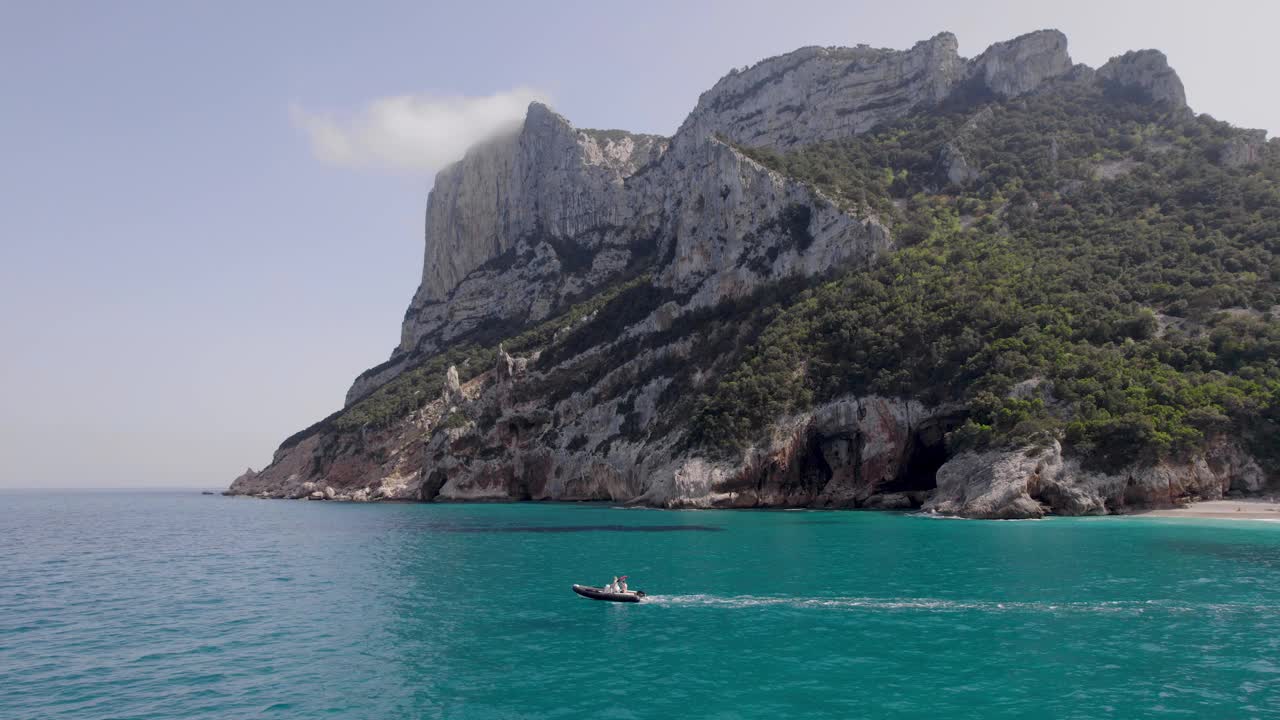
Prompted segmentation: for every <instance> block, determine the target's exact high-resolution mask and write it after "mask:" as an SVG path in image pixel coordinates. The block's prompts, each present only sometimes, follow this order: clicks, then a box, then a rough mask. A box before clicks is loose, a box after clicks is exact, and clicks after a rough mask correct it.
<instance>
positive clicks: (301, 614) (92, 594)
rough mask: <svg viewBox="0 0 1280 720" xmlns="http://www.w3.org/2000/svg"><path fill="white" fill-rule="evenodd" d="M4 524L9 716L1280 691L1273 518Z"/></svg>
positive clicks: (38, 508) (493, 710) (564, 516)
mask: <svg viewBox="0 0 1280 720" xmlns="http://www.w3.org/2000/svg"><path fill="white" fill-rule="evenodd" d="M0 547H3V549H4V552H3V553H0V718H5V719H9V718H13V719H22V720H25V719H28V718H33V719H34V718H165V719H169V718H578V717H583V716H584V715H591V716H597V717H609V718H685V717H697V718H792V717H840V718H930V719H933V720H939V719H943V718H1032V717H1034V718H1146V717H1171V718H1264V717H1266V718H1276V717H1280V524H1271V523H1262V522H1234V523H1232V522H1221V521H1187V520H1181V519H1179V520H1168V519H1116V518H1095V519H1051V520H1044V521H1033V522H979V521H963V520H939V519H931V518H925V517H917V516H911V515H902V514H889V513H870V512H805V511H798V512H796V511H793V512H718V511H691V512H671V511H658V510H632V509H619V508H611V507H607V506H600V505H540V504H521V505H354V504H330V503H314V502H312V503H308V502H286V501H261V500H251V499H246V498H223V497H208V496H201V495H198V494H195V493H192V492H185V493H159V492H156V493H145V492H113V493H108V492H97V493H70V492H62V493H34V492H7V493H2V494H0ZM614 574H629V575H630V576H631V578H632V587H638V588H642V589H645V590H647V591H648V592H650V593H651V594H652V596H651V598H650V599H649V600H648V601H647V602H644V603H641V604H639V605H615V604H609V603H600V602H593V601H590V600H586V599H583V598H579V597H577V596H576V595H574V594H573V593H572V592H571V591H570V589H569V586H570V585H571V584H572V583H574V582H584V583H591V584H602V583H604V582H606V581H607V580H608V579H609V577H610V576H611V575H614Z"/></svg>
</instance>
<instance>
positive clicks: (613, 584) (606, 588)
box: [604, 575, 618, 593]
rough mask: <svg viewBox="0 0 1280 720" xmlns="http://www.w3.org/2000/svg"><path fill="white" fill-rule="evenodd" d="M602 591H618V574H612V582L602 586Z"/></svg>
mask: <svg viewBox="0 0 1280 720" xmlns="http://www.w3.org/2000/svg"><path fill="white" fill-rule="evenodd" d="M604 591H605V592H611V593H616V592H618V576H617V575H614V576H613V582H611V583H609V584H608V585H605V586H604Z"/></svg>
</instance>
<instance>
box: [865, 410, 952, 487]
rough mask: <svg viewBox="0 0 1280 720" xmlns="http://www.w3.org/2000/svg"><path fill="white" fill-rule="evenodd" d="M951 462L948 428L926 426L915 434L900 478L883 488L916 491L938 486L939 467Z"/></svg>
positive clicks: (899, 474) (899, 475) (912, 436)
mask: <svg viewBox="0 0 1280 720" xmlns="http://www.w3.org/2000/svg"><path fill="white" fill-rule="evenodd" d="M946 461H947V443H946V429H945V428H943V427H940V426H930V427H924V428H920V429H918V430H916V432H914V433H912V435H911V444H910V445H909V446H908V448H907V457H906V462H905V463H903V466H902V470H901V471H900V472H899V473H898V477H896V478H894V479H893V480H891V481H889V482H887V483H885V484H884V485H882V486H881V487H880V492H883V493H893V492H916V491H922V490H933V489H935V488H937V487H938V468H940V467H942V465H943V463H945V462H946Z"/></svg>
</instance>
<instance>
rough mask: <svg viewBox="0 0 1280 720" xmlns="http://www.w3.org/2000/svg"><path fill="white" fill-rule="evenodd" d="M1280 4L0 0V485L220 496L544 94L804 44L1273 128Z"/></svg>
mask: <svg viewBox="0 0 1280 720" xmlns="http://www.w3.org/2000/svg"><path fill="white" fill-rule="evenodd" d="M1277 26H1280V3H1269V2H1232V1H1231V0H1219V1H1218V2H1214V3H1203V2H1179V1H1176V0H1165V1H1163V2H1117V1H1116V0H1111V1H1109V2H1094V1H1091V0H1078V1H1076V2H1071V3H1064V2H1061V1H1060V0H1058V1H1055V2H1033V1H1030V0H1022V1H1021V2H983V1H981V0H969V1H967V2H966V1H961V0H950V1H948V2H931V1H924V2H911V1H910V0H897V1H895V2H887V1H885V0H879V1H878V2H854V1H846V2H816V1H815V2H806V1H805V0H787V2H777V1H775V2H761V1H758V0H733V1H731V2H695V1H693V0H684V1H683V2H665V1H655V2H644V3H636V2H629V3H612V2H603V1H593V2H559V3H554V2H550V1H548V2H541V3H526V2H509V3H498V2H483V1H481V0H470V1H469V2H466V3H463V2H450V3H438V2H424V1H418V2H366V3H349V2H348V3H339V2H319V1H313V2H289V1H287V0H273V1H272V2H265V3H264V2H259V1H256V0H255V1H253V2H243V1H240V0H218V1H217V2H214V1H213V0H206V1H203V2H170V1H169V0H163V1H159V2H150V1H144V0H119V1H118V2H112V3H105V2H88V1H86V2H70V1H68V0H49V1H48V2H38V1H37V0H0V488H4V487H40V488H53V487H67V488H79V487H203V488H210V489H216V488H221V487H225V486H226V485H227V484H229V483H230V481H231V480H232V479H233V478H234V477H235V476H236V475H238V474H240V473H241V472H243V471H244V469H245V467H246V466H252V467H254V468H258V469H260V468H261V467H262V466H264V465H265V464H267V463H268V462H269V461H270V458H271V454H272V452H273V451H274V449H275V447H276V446H277V445H278V444H279V442H280V441H281V440H282V439H284V438H285V437H286V436H288V435H289V434H291V433H293V432H295V431H296V430H298V429H300V428H302V427H305V426H306V425H309V424H310V423H312V422H314V421H315V420H318V419H319V418H321V417H323V416H325V415H327V414H329V413H330V412H332V411H334V410H336V409H338V408H339V407H340V406H341V404H342V398H343V395H344V394H345V392H346V390H347V388H348V387H349V385H350V383H351V380H352V379H353V378H354V377H355V376H356V375H357V374H358V373H359V372H360V371H362V370H363V369H365V368H367V367H369V366H372V365H374V364H377V363H378V362H381V361H382V360H385V359H386V357H387V356H388V354H389V353H390V351H391V349H392V347H394V345H395V344H396V343H397V341H398V339H399V326H400V320H401V318H402V317H403V313H404V310H405V307H406V306H407V304H408V302H409V299H410V297H411V296H412V295H413V292H414V290H415V289H416V287H417V284H418V281H419V279H420V277H421V272H422V255H423V237H422V222H423V214H424V209H425V203H426V196H427V192H428V190H429V189H430V187H431V182H432V177H433V175H434V171H435V170H436V169H438V168H439V167H440V166H441V165H443V164H445V163H447V162H450V161H451V160H453V159H456V158H457V157H459V156H460V155H461V153H462V152H463V150H464V149H465V147H466V146H467V145H468V144H469V143H471V142H474V141H475V140H477V139H480V138H481V137H483V136H484V135H486V134H488V133H492V132H496V131H499V130H500V129H502V128H503V127H505V126H507V125H509V124H511V123H513V122H518V121H519V116H520V113H521V112H522V108H524V107H525V106H527V103H528V101H529V100H531V99H540V100H544V101H546V102H548V103H550V104H551V105H552V107H554V108H555V109H556V110H557V111H559V112H560V113H561V114H563V115H564V116H565V117H567V118H568V119H569V120H570V121H571V122H573V123H574V124H575V125H577V126H579V127H597V128H615V127H616V128H625V129H629V130H634V131H639V132H652V133H661V134H670V133H672V132H673V131H674V130H675V129H676V127H677V126H678V125H679V124H680V122H681V120H683V118H684V116H685V115H686V114H687V113H688V112H689V110H690V109H692V107H693V105H694V103H695V102H696V101H697V98H698V95H699V93H701V92H702V91H704V90H706V89H708V88H710V87H711V85H712V84H713V83H714V82H715V81H716V80H717V79H718V78H719V77H721V76H722V75H724V74H725V73H726V72H728V71H729V70H730V69H731V68H734V67H742V66H744V65H749V64H751V63H754V62H755V61H757V60H760V59H763V58H765V57H769V56H772V55H777V54H779V53H783V52H787V51H789V50H792V49H795V48H797V47H800V46H804V45H856V44H859V43H867V44H870V45H873V46H878V47H891V48H907V47H910V46H911V45H912V44H913V43H914V42H916V41H918V40H922V39H925V38H928V37H931V36H932V35H934V34H936V33H938V32H940V31H943V30H949V31H951V32H954V33H955V34H956V35H957V36H958V37H959V40H960V51H961V53H962V54H963V55H966V56H974V55H977V54H978V53H980V52H981V51H982V50H983V49H984V48H985V47H986V46H987V45H989V44H990V43H992V42H997V41H1000V40H1006V39H1009V38H1012V37H1014V36H1017V35H1019V34H1022V33H1025V32H1029V31H1031V30H1036V29H1040V28H1047V27H1056V28H1058V29H1060V30H1062V31H1064V32H1066V33H1067V36H1068V37H1069V38H1070V51H1071V55H1072V57H1073V58H1074V59H1075V60H1076V61H1077V62H1084V63H1087V64H1089V65H1092V66H1094V67H1097V66H1098V65H1101V64H1102V63H1104V62H1106V60H1107V59H1108V58H1109V57H1111V56H1113V55H1117V54H1120V53H1122V52H1124V51H1126V50H1130V49H1139V48H1147V47H1154V48H1158V49H1161V50H1163V51H1165V53H1166V54H1167V55H1168V56H1169V59H1170V63H1171V64H1172V65H1173V67H1174V68H1175V69H1176V70H1177V71H1178V73H1179V74H1180V76H1181V77H1182V80H1183V82H1184V84H1185V85H1186V89H1187V97H1188V101H1189V102H1190V104H1191V106H1192V107H1193V108H1194V109H1195V110H1197V111H1198V112H1208V113H1210V114H1212V115H1213V116H1214V117H1216V118H1218V119H1221V120H1227V121H1229V122H1232V123H1234V124H1237V125H1241V126H1245V127H1262V128H1267V129H1269V130H1270V131H1271V133H1272V134H1273V135H1274V134H1277V133H1280V94H1277V93H1275V92H1273V91H1272V89H1271V85H1270V83H1271V82H1272V81H1271V80H1270V76H1271V75H1272V74H1273V70H1274V68H1275V58H1274V52H1273V51H1272V50H1271V47H1272V42H1271V41H1272V39H1273V38H1272V37H1271V36H1272V34H1273V33H1272V29H1273V28H1275V27H1277Z"/></svg>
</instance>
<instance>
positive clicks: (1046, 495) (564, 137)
mask: <svg viewBox="0 0 1280 720" xmlns="http://www.w3.org/2000/svg"><path fill="white" fill-rule="evenodd" d="M1071 83H1076V84H1088V85H1090V86H1092V87H1106V88H1107V89H1108V90H1109V91H1122V92H1124V93H1127V94H1130V95H1133V94H1137V95H1141V96H1142V98H1143V99H1144V102H1149V103H1154V104H1159V105H1161V106H1162V107H1167V108H1168V109H1169V110H1170V111H1172V112H1176V113H1189V111H1187V110H1186V103H1185V96H1184V94H1183V89H1182V85H1181V82H1180V81H1179V80H1178V77H1177V75H1176V74H1175V73H1174V72H1173V71H1172V70H1171V69H1170V68H1169V66H1168V64H1167V62H1166V60H1165V58H1164V56H1163V54H1161V53H1159V52H1157V51H1141V52H1137V53H1129V54H1127V55H1124V56H1121V57H1119V58H1115V59H1113V60H1112V61H1111V62H1109V63H1107V65H1105V66H1104V67H1103V68H1101V69H1099V70H1098V71H1097V72H1096V73H1095V72H1093V71H1092V70H1089V69H1088V68H1084V67H1083V66H1074V65H1073V63H1072V61H1071V58H1070V56H1069V55H1068V53H1067V41H1066V38H1065V36H1063V35H1062V34H1061V33H1059V32H1057V31H1053V30H1046V31H1040V32H1035V33H1031V34H1028V35H1024V36H1022V37H1019V38H1016V39H1014V40H1010V41H1008V42H1003V43H998V44H996V45H993V46H992V47H991V48H989V49H987V50H986V51H985V52H984V53H982V54H981V55H979V56H978V57H976V58H974V59H966V58H962V57H960V56H959V55H958V53H957V41H956V38H955V37H954V36H953V35H951V34H949V33H942V34H939V35H937V36H936V37H934V38H932V39H929V40H926V41H923V42H920V43H918V44H916V45H915V46H914V47H912V48H910V49H908V50H903V51H896V50H885V49H875V48H871V47H868V46H865V45H859V46H857V47H853V48H818V47H810V48H802V49H800V50H797V51H795V52H792V53H788V54H786V55H782V56H779V57H775V58H770V59H768V60H764V61H762V62H760V63H757V64H756V65H754V66H752V67H750V68H747V69H744V70H740V71H739V70H735V71H733V72H731V73H730V74H728V75H727V76H725V77H724V78H722V79H721V80H720V81H719V82H718V83H716V84H715V86H714V87H712V88H711V89H710V90H708V91H707V92H705V93H703V95H702V96H701V97H700V98H699V100H698V102H697V104H696V106H695V107H694V109H693V110H692V112H691V113H690V114H689V116H688V118H687V119H686V120H685V121H684V123H683V124H682V125H681V126H680V128H679V130H678V131H677V132H676V134H675V135H674V136H673V137H671V138H662V137H657V136H651V135H638V134H632V133H627V132H623V131H616V130H609V131H600V130H582V129H577V128H574V127H573V126H572V125H571V124H570V123H569V122H568V121H567V120H566V119H565V118H563V117H561V116H560V115H558V114H556V113H555V112H553V111H552V110H551V109H549V108H547V107H546V106H544V105H541V104H536V103H535V104H533V105H531V106H530V108H529V110H528V114H527V116H526V118H525V121H524V123H523V124H522V126H521V127H520V128H519V129H518V130H517V131H515V132H513V133H510V134H508V135H505V136H502V137H498V138H494V139H492V140H490V141H488V142H486V143H484V144H482V145H480V146H477V147H473V148H472V149H471V150H470V151H468V152H467V154H466V155H465V157H464V158H463V159H462V160H460V161H458V162H457V163H454V164H453V165H450V166H449V167H447V168H445V169H444V170H442V171H441V172H440V173H439V174H438V176H437V177H436V180H435V185H434V187H433V189H432V191H431V193H430V195H429V197H428V200H427V209H426V226H425V252H424V263H423V272H422V281H421V285H420V287H419V288H418V290H417V292H416V293H415V295H414V297H413V299H412V301H411V302H410V304H409V307H408V309H407V311H406V313H405V317H404V324H403V328H402V333H401V339H400V343H399V345H398V346H397V347H396V348H395V350H394V351H393V352H392V355H391V357H390V359H389V360H388V361H387V362H385V363H383V364H381V365H379V366H377V367H375V368H371V369H370V370H368V371H366V372H365V373H363V374H362V375H361V376H360V377H359V378H357V379H356V381H355V383H354V384H353V385H352V387H351V389H350V391H349V392H348V395H347V399H346V406H347V407H346V408H345V409H344V410H342V411H340V412H339V413H336V414H335V415H334V416H332V417H330V418H328V419H326V420H323V421H321V422H320V423H317V424H316V425H315V426H313V427H312V428H309V429H307V430H305V431H303V432H301V433H299V434H297V435H295V436H294V437H292V438H290V439H289V440H287V441H286V442H285V443H284V444H283V445H282V446H281V448H280V449H279V450H278V451H277V453H276V455H275V457H274V458H273V460H272V463H271V464H270V465H268V466H267V467H266V468H264V469H263V470H262V471H260V472H256V473H255V472H253V471H249V472H247V473H246V474H245V475H243V476H241V477H240V478H237V479H236V481H235V482H234V483H233V484H232V487H231V490H230V492H231V493H233V494H246V495H258V496H263V497H292V498H302V497H310V498H313V499H347V500H379V499H400V500H425V501H432V500H438V501H445V500H454V501H464V500H510V499H533V500H611V501H617V502H634V503H643V504H649V505H657V506H665V507H775V506H813V507H869V508H918V507H921V506H922V505H924V506H925V507H926V508H927V509H929V510H932V511H935V512H943V513H954V514H960V515H968V516H975V517H1031V516H1038V515H1040V514H1043V513H1045V512H1056V513H1064V514H1087V513H1101V512H1118V511H1126V510H1128V509H1131V508H1132V507H1135V506H1142V505H1151V504H1168V503H1174V502H1178V501H1180V500H1181V499H1184V498H1186V497H1189V496H1193V495H1198V496H1206V497H1210V496H1214V494H1215V493H1217V494H1221V493H1222V492H1226V491H1229V490H1241V491H1255V490H1257V489H1258V488H1259V487H1260V486H1261V484H1262V483H1263V482H1264V481H1265V479H1266V478H1265V476H1264V473H1263V472H1262V470H1260V469H1259V468H1258V465H1257V463H1256V462H1254V461H1253V459H1252V458H1251V457H1249V455H1248V453H1247V452H1246V451H1244V450H1243V449H1241V448H1240V447H1239V446H1238V445H1235V444H1232V443H1231V442H1229V441H1227V440H1225V439H1223V440H1221V441H1220V442H1219V444H1218V445H1216V446H1215V448H1217V449H1215V450H1213V451H1211V452H1209V453H1207V454H1205V455H1201V456H1198V457H1196V458H1192V459H1191V460H1189V461H1188V463H1186V464H1185V465H1178V466H1172V465H1167V464H1166V465H1159V466H1152V465H1147V466H1135V467H1133V468H1130V469H1128V470H1126V471H1125V472H1124V473H1122V474H1119V475H1114V474H1113V475H1106V476H1103V475H1099V474H1098V473H1095V472H1093V471H1091V470H1086V469H1083V468H1082V467H1081V466H1080V465H1079V463H1077V462H1076V461H1075V460H1073V459H1072V458H1071V457H1069V456H1068V455H1069V454H1068V455H1064V451H1063V449H1062V447H1061V446H1060V445H1056V444H1055V445H1054V446H1053V447H1051V448H1049V449H1043V450H1040V451H1035V452H1033V451H1029V450H1026V449H1022V448H1019V449H1014V450H1010V449H1000V450H991V451H986V452H964V453H959V454H956V453H951V452H949V451H948V449H947V443H946V437H947V434H948V433H949V432H951V431H952V430H953V429H954V428H955V427H956V426H957V424H958V423H960V422H961V421H963V419H964V413H965V411H964V408H962V407H960V406H956V405H954V404H948V403H938V402H929V401H926V400H925V399H919V398H909V397H885V396H882V395H878V394H872V393H868V394H863V395H846V396H842V397H839V398H837V399H835V400H832V401H829V402H824V403H821V404H818V405H817V406H816V407H812V408H811V409H809V410H807V411H804V412H801V413H798V414H787V415H783V416H779V417H776V418H774V419H773V421H772V422H771V423H770V424H769V426H768V427H762V428H759V429H758V430H759V433H758V436H757V438H756V441H755V442H753V443H752V444H751V445H750V446H749V447H746V448H743V449H741V450H740V451H739V452H736V453H730V454H725V453H716V452H711V451H709V450H708V449H706V448H703V447H700V446H698V445H697V443H695V442H693V441H692V440H691V439H690V437H689V433H688V427H687V421H688V418H687V417H686V416H684V415H682V413H685V412H687V411H688V409H689V408H690V407H691V405H690V403H689V402H688V399H689V397H690V396H693V395H696V394H697V393H699V392H701V391H702V390H704V389H705V388H706V387H707V386H708V385H709V384H710V383H713V382H715V381H716V379H717V378H720V377H722V376H723V375H724V373H725V372H726V370H727V366H726V362H727V360H726V359H725V358H726V357H727V356H728V354H729V353H731V352H732V351H733V349H735V348H742V347H744V346H749V345H750V343H752V342H754V340H755V338H754V337H753V336H752V335H751V334H750V330H749V329H748V328H747V327H745V326H742V327H739V326H738V325H737V324H736V323H735V321H734V317H735V316H734V315H733V313H734V312H737V311H736V310H734V308H743V307H747V308H749V307H750V306H751V305H752V303H754V302H756V300H755V299H756V298H757V297H759V296H760V294H761V293H764V294H767V293H769V292H772V291H774V289H776V288H779V287H784V286H785V287H794V286H796V284H797V283H799V284H800V285H801V286H803V285H804V284H810V285H812V284H813V283H815V282H817V281H818V280H819V279H821V278H825V277H828V276H830V275H832V274H834V273H837V272H842V271H847V270H850V269H858V268H867V267H870V266H872V265H873V264H875V263H876V262H877V260H878V259H879V258H882V257H883V256H884V255H885V254H886V253H891V252H894V251H895V250H896V249H897V248H898V247H899V244H900V240H899V235H900V233H901V232H902V228H901V227H900V226H899V223H900V220H899V218H897V217H896V215H895V213H894V212H890V211H889V210H892V208H890V209H889V210H886V209H884V208H880V209H872V208H871V207H870V206H869V205H866V204H862V203H850V202H847V201H846V200H842V199H841V198H837V197H833V196H831V195H830V194H828V193H826V192H824V191H823V190H820V189H819V188H818V187H816V186H815V184H814V183H812V182H807V181H803V180H800V179H797V178H795V177H792V176H790V175H788V174H787V173H784V172H780V171H779V170H777V169H773V168H771V167H769V166H766V165H765V164H763V163H761V162H760V161H758V160H757V159H753V157H754V156H753V153H756V152H760V151H771V152H787V151H792V150H795V149H797V148H802V147H805V146H809V145H812V144H814V143H818V142H823V141H831V140H839V139H842V138H849V137H853V136H857V135H860V134H863V133H866V132H868V131H871V130H873V129H875V128H878V127H881V126H883V125H885V124H886V123H891V122H893V121H895V120H899V119H902V118H908V117H911V116H913V114H919V113H928V112H931V111H932V110H933V109H935V108H939V107H942V106H944V105H947V104H948V103H950V104H963V103H986V104H985V105H983V106H982V109H981V110H980V111H978V112H976V113H974V114H973V115H972V116H971V117H970V119H969V121H968V122H967V123H965V124H964V125H963V126H961V127H960V128H959V130H958V132H957V133H956V134H955V135H954V136H952V137H950V138H949V139H948V140H947V141H946V142H945V143H943V144H941V145H940V146H938V147H936V148H933V149H930V151H931V152H933V153H934V155H933V156H932V157H934V158H936V161H937V163H938V169H937V174H938V176H939V182H940V183H941V184H943V185H945V184H947V183H950V184H952V185H956V186H965V185H971V184H975V183H978V182H979V181H980V178H982V177H984V175H983V168H982V166H981V158H980V157H978V156H977V155H975V154H974V153H973V152H972V151H971V150H969V149H968V144H969V143H970V138H971V136H972V135H973V134H974V133H977V132H979V131H980V130H981V129H982V128H983V127H985V125H986V124H987V123H988V122H990V121H991V119H992V117H993V116H994V114H995V113H998V112H999V108H1000V103H1002V102H1008V101H1011V100H1012V99H1014V98H1020V97H1024V96H1027V95H1029V94H1033V93H1039V92H1050V91H1053V90H1054V88H1056V87H1059V86H1062V85H1063V84H1071ZM1240 138H1241V139H1240V140H1239V141H1231V142H1229V143H1227V144H1226V145H1224V147H1223V149H1222V152H1221V160H1220V161H1221V162H1222V164H1224V165H1228V166H1232V167H1237V166H1243V165H1248V164H1250V163H1255V162H1259V161H1260V160H1259V159H1260V158H1261V157H1262V153H1263V150H1264V148H1263V145H1262V144H1261V143H1262V139H1259V138H1255V137H1253V136H1240ZM1263 139H1265V138H1263ZM921 150H922V151H924V150H926V149H925V148H922V149H921ZM1050 162H1051V163H1053V164H1056V163H1057V162H1058V146H1057V144H1056V140H1055V142H1054V144H1053V155H1052V158H1051V160H1050ZM1126 162H1128V161H1126ZM1134 164H1135V165H1136V163H1134ZM1126 167H1129V166H1126ZM1064 187H1067V186H1064ZM904 202H905V201H904ZM1000 212H1001V213H1004V212H1005V209H1004V208H1001V209H1000ZM504 342H505V343H506V344H505V345H503V344H502V343H504ZM717 348H724V350H723V351H720V350H717ZM795 372H796V373H802V372H803V368H796V369H795ZM1161 483H1164V485H1161ZM1161 488H1164V489H1161Z"/></svg>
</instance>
